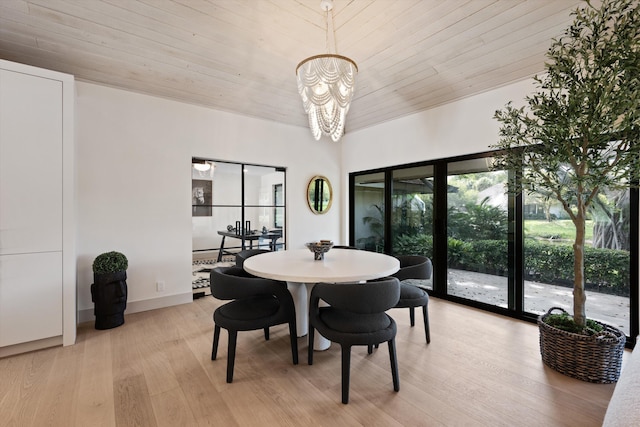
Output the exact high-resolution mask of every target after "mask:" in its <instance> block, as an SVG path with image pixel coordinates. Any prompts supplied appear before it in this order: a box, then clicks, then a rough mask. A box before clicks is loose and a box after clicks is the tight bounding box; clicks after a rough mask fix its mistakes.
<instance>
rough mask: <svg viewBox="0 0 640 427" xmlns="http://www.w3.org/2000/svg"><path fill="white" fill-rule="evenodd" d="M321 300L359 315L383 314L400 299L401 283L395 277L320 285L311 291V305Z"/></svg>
mask: <svg viewBox="0 0 640 427" xmlns="http://www.w3.org/2000/svg"><path fill="white" fill-rule="evenodd" d="M314 298H320V299H322V300H324V301H325V302H327V303H328V304H329V305H331V306H332V307H334V308H338V309H341V310H346V311H351V312H353V313H359V314H371V313H382V312H384V311H387V310H389V309H390V308H392V307H394V306H395V305H396V304H397V303H398V300H399V299H400V281H399V280H398V279H397V278H395V277H384V278H382V279H375V280H368V281H367V282H366V283H354V284H343V283H340V284H330V283H318V284H316V285H315V286H314V287H313V290H312V291H311V303H312V305H314V304H316V303H317V301H316V302H315V303H314Z"/></svg>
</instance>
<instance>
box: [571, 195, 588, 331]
mask: <svg viewBox="0 0 640 427" xmlns="http://www.w3.org/2000/svg"><path fill="white" fill-rule="evenodd" d="M585 220H586V218H585V210H584V209H583V208H582V209H581V206H579V207H578V212H577V214H576V216H575V217H574V219H573V224H574V225H575V227H576V239H575V242H574V243H573V320H574V321H575V322H576V323H577V324H578V325H580V326H585V325H586V321H587V317H586V312H585V301H586V299H587V295H586V294H585V293H584V240H585Z"/></svg>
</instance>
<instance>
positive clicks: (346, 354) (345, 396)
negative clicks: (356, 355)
mask: <svg viewBox="0 0 640 427" xmlns="http://www.w3.org/2000/svg"><path fill="white" fill-rule="evenodd" d="M350 371H351V347H350V346H344V345H343V346H342V403H345V404H346V403H349V374H350Z"/></svg>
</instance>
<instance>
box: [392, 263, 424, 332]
mask: <svg viewBox="0 0 640 427" xmlns="http://www.w3.org/2000/svg"><path fill="white" fill-rule="evenodd" d="M396 258H398V260H399V261H400V270H398V271H397V272H396V273H394V274H392V276H393V277H396V278H398V280H400V300H399V301H398V303H397V304H396V306H395V307H394V308H409V317H410V321H411V326H412V327H413V326H415V323H416V316H415V312H414V309H415V307H422V317H423V318H424V333H425V337H426V339H427V344H429V343H430V342H431V334H430V332H429V311H428V305H429V294H428V293H427V291H425V290H424V289H421V288H419V287H418V286H416V285H414V284H411V283H410V281H411V279H418V280H428V279H431V273H432V270H433V265H432V263H431V260H430V259H429V258H427V257H425V256H422V255H397V256H396Z"/></svg>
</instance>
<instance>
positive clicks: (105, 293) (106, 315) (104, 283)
mask: <svg viewBox="0 0 640 427" xmlns="http://www.w3.org/2000/svg"><path fill="white" fill-rule="evenodd" d="M128 266H129V262H128V260H127V257H126V256H124V255H123V254H122V253H120V252H115V251H111V252H105V253H102V254H100V255H98V256H97V257H96V258H95V259H94V260H93V265H92V268H93V283H92V284H91V300H92V301H93V303H94V314H95V316H96V322H95V328H96V329H111V328H115V327H117V326H120V325H122V324H123V323H124V311H125V309H126V308H127V281H126V280H127V271H126V270H127V267H128Z"/></svg>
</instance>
